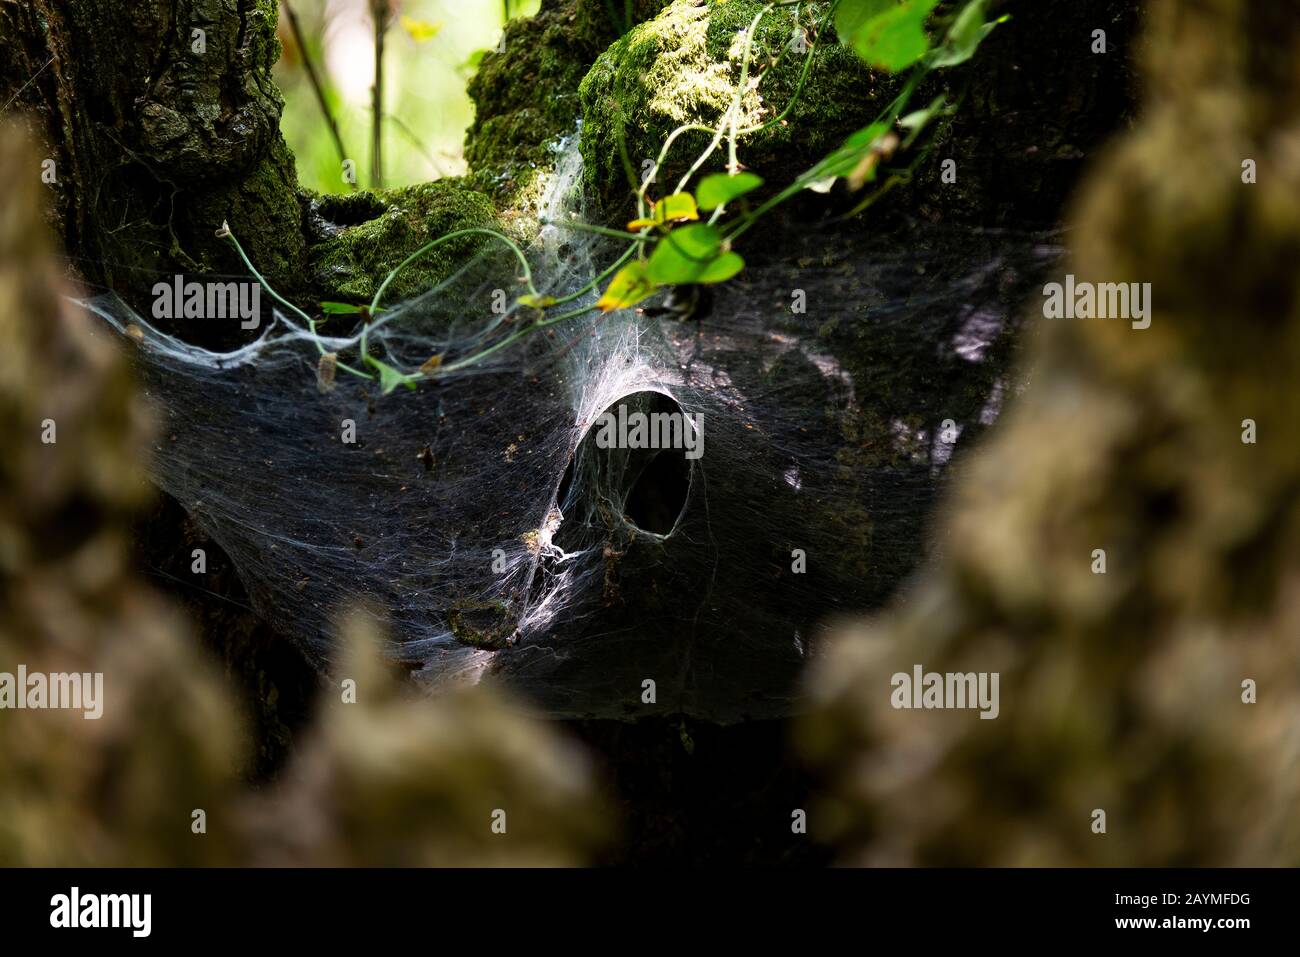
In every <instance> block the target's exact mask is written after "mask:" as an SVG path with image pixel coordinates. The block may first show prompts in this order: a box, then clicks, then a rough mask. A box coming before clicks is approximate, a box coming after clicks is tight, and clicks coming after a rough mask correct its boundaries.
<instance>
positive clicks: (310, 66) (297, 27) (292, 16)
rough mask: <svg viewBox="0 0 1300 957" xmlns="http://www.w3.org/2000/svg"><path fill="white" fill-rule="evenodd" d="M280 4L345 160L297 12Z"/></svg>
mask: <svg viewBox="0 0 1300 957" xmlns="http://www.w3.org/2000/svg"><path fill="white" fill-rule="evenodd" d="M280 5H281V6H282V7H284V12H285V16H287V17H288V18H289V30H290V31H291V32H292V33H293V41H294V43H296V44H298V51H299V52H300V53H301V54H302V65H303V68H304V69H305V70H306V71H307V79H308V81H309V82H310V83H311V88H312V90H313V92H315V94H316V102H317V103H318V104H319V105H320V111H321V113H322V114H324V116H325V125H326V126H327V127H328V128H329V132H330V138H331V139H333V140H334V146H335V148H336V149H338V151H339V161H340V162H347V159H348V151H347V149H345V148H344V146H343V137H342V136H341V135H340V134H339V125H338V123H337V122H336V121H335V119H334V114H333V112H332V111H331V110H330V105H329V100H328V99H327V98H326V96H325V87H324V84H322V83H321V79H320V74H318V73H317V72H316V64H315V62H314V61H313V60H312V57H311V51H309V50H308V49H307V39H306V37H304V36H303V32H302V25H301V24H300V23H299V22H298V14H297V13H295V12H294V9H293V5H292V4H290V3H289V0H280ZM348 182H349V185H350V186H351V187H352V189H356V188H357V184H356V182H355V180H349V181H348Z"/></svg>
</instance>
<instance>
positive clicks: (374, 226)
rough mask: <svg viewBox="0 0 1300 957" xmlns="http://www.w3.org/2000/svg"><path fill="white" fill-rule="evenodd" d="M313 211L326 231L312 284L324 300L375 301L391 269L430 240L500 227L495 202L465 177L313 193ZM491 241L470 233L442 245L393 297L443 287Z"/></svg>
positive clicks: (313, 257) (405, 277)
mask: <svg viewBox="0 0 1300 957" xmlns="http://www.w3.org/2000/svg"><path fill="white" fill-rule="evenodd" d="M307 215H308V222H309V226H310V228H312V229H313V230H315V231H316V233H317V235H319V236H321V237H322V239H321V241H319V242H317V243H316V244H315V245H313V246H312V247H311V248H310V249H309V251H308V260H309V264H310V266H309V268H310V270H311V276H312V279H311V284H312V287H313V289H314V290H315V291H316V292H317V293H318V294H319V295H320V297H321V298H322V299H336V300H341V301H352V302H360V301H364V300H368V299H370V298H371V297H372V296H373V295H374V293H375V290H376V289H377V288H378V286H379V283H381V282H383V279H384V276H386V275H387V274H388V272H389V271H390V270H392V269H393V268H394V267H395V266H397V265H398V264H399V263H401V261H402V260H403V259H405V258H406V257H407V256H409V255H410V254H411V253H413V252H415V251H416V250H417V249H419V248H420V246H422V245H424V244H425V243H427V242H429V241H430V240H432V239H437V238H438V237H439V236H444V235H446V234H447V233H451V232H455V231H456V230H458V229H468V228H471V227H480V228H484V227H485V228H497V219H496V212H495V209H494V207H493V205H492V201H491V200H490V199H488V197H487V196H485V195H483V194H482V193H480V192H478V191H477V190H474V189H471V188H469V187H468V186H467V185H466V184H465V183H464V181H462V180H459V179H444V180H438V181H437V182H433V183H422V184H420V185H417V186H406V187H402V188H400V189H387V190H379V191H378V192H361V193H353V194H351V195H345V196H319V197H313V198H311V199H310V200H309V201H308V210H307ZM484 241H485V237H483V236H466V237H464V239H458V240H455V241H453V242H450V243H448V244H447V245H445V246H441V247H439V248H438V249H436V250H434V251H433V252H431V253H429V254H428V255H427V256H425V257H423V258H422V259H420V260H419V261H418V262H416V263H414V264H413V265H411V266H409V267H407V269H406V270H404V271H403V272H402V274H401V275H400V276H399V277H398V278H397V279H396V280H394V281H393V284H392V285H391V286H389V291H388V293H386V295H387V296H388V297H390V298H391V299H394V300H396V299H402V298H405V297H409V296H414V295H417V294H419V293H421V292H423V291H425V290H427V289H429V288H430V287H432V286H435V285H437V284H438V283H439V282H441V281H442V280H444V279H445V278H447V276H448V275H450V274H451V273H452V271H453V270H454V269H455V268H456V267H457V266H459V265H460V264H462V263H463V262H464V261H465V259H466V258H467V257H469V256H471V255H473V253H474V252H475V251H476V250H477V249H478V248H479V247H480V246H482V245H483V243H484Z"/></svg>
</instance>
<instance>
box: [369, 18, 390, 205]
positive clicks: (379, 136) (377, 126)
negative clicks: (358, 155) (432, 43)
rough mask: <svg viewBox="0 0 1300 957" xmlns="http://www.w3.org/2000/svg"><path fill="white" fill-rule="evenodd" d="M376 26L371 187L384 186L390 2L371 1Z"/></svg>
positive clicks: (371, 130)
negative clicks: (386, 68) (385, 67)
mask: <svg viewBox="0 0 1300 957" xmlns="http://www.w3.org/2000/svg"><path fill="white" fill-rule="evenodd" d="M370 16H371V19H373V20H374V25H375V85H374V86H373V87H371V100H370V110H371V116H370V185H371V186H372V187H373V188H375V189H382V188H383V185H384V34H385V33H386V32H387V30H388V0H370Z"/></svg>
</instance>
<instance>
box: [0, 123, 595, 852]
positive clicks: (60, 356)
mask: <svg viewBox="0 0 1300 957" xmlns="http://www.w3.org/2000/svg"><path fill="white" fill-rule="evenodd" d="M24 140H25V138H24V136H23V135H22V134H21V132H20V131H18V130H15V129H13V128H12V127H10V128H5V129H3V130H0V179H3V180H4V181H6V182H9V183H12V184H18V185H17V186H16V187H15V188H13V189H11V190H10V192H9V195H8V198H7V199H6V202H5V203H4V205H3V206H0V430H2V431H3V434H4V435H5V436H6V437H7V441H8V443H9V444H8V448H7V451H6V454H5V455H4V456H3V457H0V672H2V673H5V674H7V675H13V674H16V673H18V670H19V667H20V666H25V667H26V669H27V671H28V673H47V674H48V673H71V672H76V673H90V674H93V673H96V672H98V673H102V675H103V694H102V700H101V705H102V716H100V717H99V718H97V719H87V718H86V717H84V716H83V711H82V710H76V709H62V710H60V709H48V708H42V709H24V710H17V709H13V708H12V707H11V706H10V707H6V708H5V709H3V710H0V865H42V866H52V865H62V866H75V865H115V866H128V865H175V864H183V865H194V864H236V863H258V862H273V863H281V864H308V865H315V864H343V863H349V864H370V865H375V864H389V865H392V864H397V863H403V864H460V865H469V864H488V863H503V864H572V863H578V862H581V861H582V860H584V859H585V858H586V856H587V855H588V854H589V853H590V852H591V851H592V850H593V849H594V848H595V847H597V846H598V845H599V844H600V843H601V842H602V841H603V840H604V839H605V837H606V835H607V828H608V822H607V818H606V815H605V813H604V809H603V806H602V805H601V803H600V802H599V800H598V799H597V797H596V794H595V791H594V786H593V783H592V775H591V770H590V768H589V767H588V766H587V764H586V763H585V761H584V759H583V757H582V755H581V753H580V752H579V751H578V750H577V749H576V748H575V747H573V746H572V745H570V744H568V743H566V742H565V741H563V740H561V739H560V738H559V737H558V736H557V735H556V734H554V733H553V731H552V730H551V729H549V728H547V727H545V726H542V725H540V724H535V723H533V722H531V721H530V720H528V719H526V718H523V717H521V716H520V715H518V714H517V713H516V712H514V711H512V710H510V709H509V708H508V707H507V706H506V704H505V703H503V702H502V701H501V700H500V699H499V698H497V697H496V696H495V695H493V694H492V693H490V692H489V691H488V690H487V689H480V688H475V689H470V690H467V691H465V692H464V693H460V694H453V695H449V696H447V697H444V698H441V699H439V700H438V701H436V702H434V701H429V700H426V699H423V698H420V697H416V696H414V694H413V693H412V692H411V691H410V689H409V688H406V687H404V686H399V685H398V684H397V683H396V679H395V678H394V677H393V676H392V675H391V674H390V673H389V671H388V669H387V667H386V665H385V663H384V662H383V661H382V659H381V658H380V657H379V655H378V652H377V650H376V646H375V640H374V637H373V633H374V630H375V625H374V623H373V622H372V621H371V622H368V621H367V620H366V619H362V618H358V619H356V620H355V621H354V622H353V623H352V624H351V625H350V626H349V627H347V628H346V629H345V633H346V634H347V635H348V640H347V643H346V644H347V647H348V649H349V656H348V657H347V658H346V660H344V661H343V662H342V663H341V664H340V670H339V673H338V674H337V675H336V676H335V679H336V680H334V681H333V682H331V684H330V686H329V689H328V690H327V691H324V692H323V694H324V696H325V697H324V700H323V701H322V703H321V705H320V706H319V710H320V711H321V712H322V713H323V714H322V717H321V720H320V722H319V724H318V726H317V728H316V729H314V730H313V731H311V732H309V735H308V737H309V740H308V741H307V743H306V744H305V746H304V747H303V748H302V749H301V750H300V752H299V753H298V755H297V756H296V759H295V761H294V763H293V764H291V765H290V768H289V770H288V772H287V773H286V775H285V778H284V782H283V784H282V785H280V786H279V787H276V788H272V789H269V790H267V791H264V792H261V793H259V794H257V795H256V796H254V794H253V793H252V792H251V791H250V790H249V789H248V788H247V787H246V786H245V784H244V779H243V773H244V760H245V756H246V755H247V753H248V751H249V748H248V747H247V744H248V742H247V740H246V736H245V734H244V728H243V727H242V723H241V722H240V720H239V719H238V707H237V706H236V704H235V702H234V699H233V698H232V696H231V694H230V692H229V690H228V689H227V688H226V686H225V684H224V682H222V680H221V679H220V678H219V676H218V675H217V673H216V672H215V670H214V669H213V667H212V665H211V662H209V661H208V660H207V659H206V657H205V656H204V654H203V653H202V652H201V651H200V649H199V647H198V645H197V643H196V642H195V641H194V639H193V636H192V634H191V633H190V628H189V626H188V624H186V623H185V622H184V621H183V620H182V617H181V616H180V615H179V614H178V613H177V612H176V611H175V610H174V609H173V608H172V607H171V606H170V604H169V603H168V602H166V601H164V600H163V599H162V598H161V597H160V596H158V595H157V594H156V593H154V592H153V590H152V589H151V588H149V587H148V586H146V585H145V584H143V583H142V581H141V580H140V578H139V577H138V573H137V572H136V570H135V568H134V566H133V565H132V563H131V561H130V550H129V547H128V545H129V541H128V540H129V529H130V526H131V523H132V521H133V518H134V516H135V514H136V513H137V511H138V510H139V509H140V508H141V506H142V505H144V504H145V502H146V501H147V500H148V499H149V498H150V497H151V495H152V491H151V489H150V487H149V486H148V484H147V483H146V481H145V479H144V475H143V469H142V461H143V459H144V458H145V457H146V455H147V454H148V452H149V446H150V444H151V428H150V423H149V417H148V415H147V414H146V412H145V411H144V407H143V405H142V403H141V401H140V399H139V397H138V396H137V394H136V392H135V389H134V385H133V382H132V378H131V375H130V374H129V372H128V365H127V363H126V361H125V357H124V356H122V355H120V354H119V352H118V351H117V347H116V346H115V345H114V344H112V343H111V342H110V339H109V336H108V334H107V332H106V331H105V330H104V329H103V328H102V327H101V326H99V325H98V324H97V323H96V322H95V321H94V320H93V319H92V318H91V317H89V316H87V315H85V314H83V313H82V312H81V311H80V310H78V309H76V308H75V307H73V306H71V305H70V304H69V302H68V300H67V299H65V298H63V294H64V293H66V292H68V290H67V288H66V287H65V286H64V285H63V283H62V280H60V279H59V277H58V269H57V266H56V265H55V262H54V259H53V255H52V253H53V250H52V243H51V242H50V239H49V237H48V235H47V233H46V231H45V230H44V229H43V228H42V227H41V226H40V222H39V220H40V212H41V201H42V198H43V197H42V195H41V191H40V189H39V187H38V186H36V185H34V184H33V183H32V176H31V171H32V170H33V169H35V168H36V160H35V158H34V156H33V154H32V153H31V151H30V150H29V148H28V146H27V144H26V143H25V141H24ZM345 679H347V680H350V682H351V684H350V685H349V684H346V683H345ZM349 691H350V692H351V694H350V697H348V696H347V695H348V693H349ZM200 811H201V812H202V824H203V827H202V828H200V827H199V822H200V818H199V816H198V815H197V814H196V812H200ZM494 825H495V827H494Z"/></svg>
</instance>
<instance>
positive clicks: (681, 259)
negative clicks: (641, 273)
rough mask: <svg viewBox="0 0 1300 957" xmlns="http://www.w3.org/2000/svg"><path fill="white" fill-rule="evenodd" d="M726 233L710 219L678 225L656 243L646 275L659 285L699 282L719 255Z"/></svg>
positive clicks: (647, 263)
mask: <svg viewBox="0 0 1300 957" xmlns="http://www.w3.org/2000/svg"><path fill="white" fill-rule="evenodd" d="M721 245H722V234H721V233H719V232H718V231H717V229H715V228H714V227H712V226H710V225H708V224H707V223H696V224H695V225H692V226H683V227H682V228H681V229H674V230H673V231H672V232H671V233H668V234H666V235H665V236H664V238H663V239H661V240H659V242H658V243H656V244H655V248H654V252H652V253H651V254H650V259H649V260H648V261H647V262H646V275H647V276H649V278H650V280H651V281H652V282H654V283H656V284H657V285H661V286H666V285H675V284H678V283H691V282H695V281H696V279H697V277H698V276H699V275H700V274H701V273H703V272H704V270H705V269H706V268H708V265H709V263H711V262H712V261H713V260H714V259H717V258H718V252H719V248H720V247H721Z"/></svg>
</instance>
